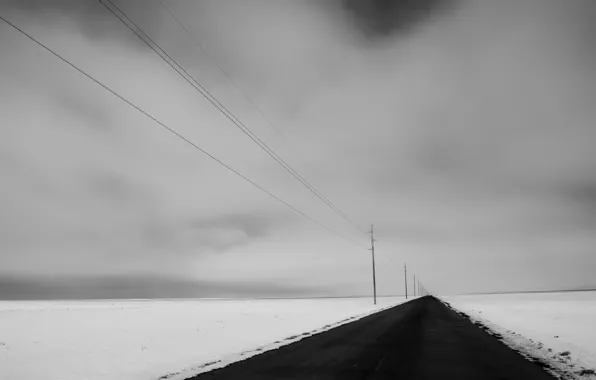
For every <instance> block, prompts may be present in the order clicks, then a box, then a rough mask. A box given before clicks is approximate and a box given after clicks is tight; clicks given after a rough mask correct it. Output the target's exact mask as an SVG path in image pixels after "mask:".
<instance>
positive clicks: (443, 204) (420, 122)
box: [0, 0, 596, 293]
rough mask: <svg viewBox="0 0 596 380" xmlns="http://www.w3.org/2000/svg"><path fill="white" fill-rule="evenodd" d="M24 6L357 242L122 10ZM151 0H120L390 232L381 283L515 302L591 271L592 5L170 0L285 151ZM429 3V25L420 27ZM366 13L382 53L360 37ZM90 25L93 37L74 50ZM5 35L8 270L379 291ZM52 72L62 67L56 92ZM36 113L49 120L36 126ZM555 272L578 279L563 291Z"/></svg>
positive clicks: (340, 249) (184, 125) (234, 104)
mask: <svg viewBox="0 0 596 380" xmlns="http://www.w3.org/2000/svg"><path fill="white" fill-rule="evenodd" d="M23 4H25V5H18V4H17V3H16V2H15V3H14V4H13V7H12V8H11V10H13V11H14V10H15V9H19V10H20V11H19V12H22V11H26V12H24V14H25V15H29V16H22V20H26V21H29V22H30V24H31V27H32V28H33V29H35V25H37V24H36V22H37V21H38V20H41V21H42V22H40V24H39V25H41V26H40V27H39V28H38V30H36V31H37V33H40V32H39V30H42V31H43V30H46V29H45V28H46V27H47V26H48V25H50V26H51V25H54V23H55V22H56V18H55V16H56V15H67V17H68V18H70V19H72V20H75V19H76V20H80V21H77V22H76V23H73V25H70V24H64V25H62V24H61V25H62V26H64V28H51V27H50V28H48V29H47V33H48V35H47V41H49V42H50V43H52V44H53V46H54V45H56V46H59V47H60V49H61V50H60V51H62V52H65V53H67V54H69V55H70V56H72V57H75V58H76V59H77V62H78V63H80V64H82V65H84V66H85V67H86V68H88V69H90V70H92V71H93V72H94V73H95V74H97V75H99V76H100V77H101V78H102V79H105V80H106V81H108V82H109V83H110V84H111V85H113V86H115V87H116V88H118V89H119V90H120V91H123V92H125V93H126V94H127V96H131V97H132V98H134V100H135V101H137V102H139V103H140V104H142V105H143V107H146V108H148V109H151V110H152V111H153V112H156V113H157V114H158V116H159V117H160V118H163V119H164V120H166V121H167V122H168V123H171V124H172V125H173V126H175V128H176V129H177V130H178V129H179V130H180V131H181V132H183V133H184V134H185V135H188V136H190V137H191V138H192V139H193V141H197V142H200V144H201V145H202V146H206V147H207V148H208V149H209V150H210V151H213V152H214V153H216V155H217V156H218V157H222V159H224V161H226V162H229V163H231V164H232V165H233V166H234V167H237V168H240V169H241V171H243V172H244V173H247V174H248V175H249V176H250V177H251V178H254V179H256V180H257V181H258V182H259V183H262V184H264V185H265V186H266V187H268V188H271V189H272V190H274V191H275V192H276V193H278V194H280V195H282V196H283V198H284V199H288V200H289V201H291V203H292V204H296V205H297V206H298V207H299V208H301V209H304V211H306V212H307V213H308V214H309V215H313V216H314V217H316V218H317V219H320V220H321V221H323V222H325V223H327V224H329V225H331V226H333V227H334V228H336V229H338V230H340V231H341V232H342V233H344V234H346V235H349V236H351V237H352V236H354V235H352V234H354V233H356V232H355V231H354V230H353V229H351V227H350V226H349V225H348V226H346V225H345V223H344V222H343V221H342V220H341V218H338V217H336V216H334V215H333V214H332V213H331V212H330V211H329V210H328V209H327V208H325V207H324V205H321V204H320V203H317V202H318V201H317V200H316V199H315V198H314V197H312V194H309V193H308V191H307V190H305V189H301V188H300V186H299V185H298V184H297V183H295V182H292V181H291V179H290V178H289V177H288V176H287V175H286V173H284V172H283V170H282V169H280V168H277V167H276V166H275V165H274V164H272V163H270V161H269V158H267V157H266V156H265V155H262V154H261V153H260V152H259V151H258V150H257V149H255V148H254V146H253V145H251V144H249V143H248V142H247V140H246V138H245V137H244V136H242V135H241V134H240V133H239V132H238V131H237V130H236V129H234V128H233V126H231V125H229V123H227V122H225V120H224V119H223V118H221V116H220V115H218V114H217V113H216V112H214V111H213V109H212V108H209V107H207V106H206V105H204V104H203V103H201V102H202V100H201V97H200V96H198V95H197V94H195V93H194V92H193V90H192V89H190V88H189V86H187V85H186V84H185V83H183V82H182V81H180V80H179V78H176V77H175V76H174V74H172V72H171V70H170V69H168V68H167V66H165V65H163V62H160V61H159V59H158V58H156V57H155V56H153V55H152V54H149V53H150V52H149V51H146V50H145V51H143V52H140V51H138V50H136V49H133V48H131V47H132V46H137V45H138V41H134V36H130V35H129V33H128V32H126V30H124V29H120V27H118V28H114V25H118V23H117V22H116V21H115V20H113V17H112V18H111V19H110V18H108V17H106V16H101V15H99V14H96V13H94V12H91V10H90V9H87V8H84V9H79V8H77V7H81V6H79V5H73V6H74V8H73V9H68V6H67V4H68V2H57V3H56V4H57V5H49V4H52V3H51V2H47V3H46V2H43V3H38V2H31V3H23ZM32 4H36V5H35V6H33V5H32ZM73 4H74V3H73ZM139 4H140V3H134V2H122V6H123V7H125V8H126V9H127V11H128V12H129V13H130V15H131V17H133V18H135V20H138V21H139V22H140V23H141V24H143V25H144V26H145V27H146V28H147V30H148V31H149V32H150V33H152V35H154V36H155V37H156V39H158V40H159V41H160V43H162V44H163V46H165V47H166V49H167V50H168V51H170V52H171V53H172V54H173V55H174V56H175V57H177V58H178V59H180V60H181V62H183V63H185V64H186V65H187V66H188V67H189V68H190V69H191V70H194V71H193V72H195V73H196V74H197V77H198V78H199V79H200V80H202V81H204V82H205V83H206V85H207V86H208V87H209V88H210V89H211V90H212V91H213V93H215V94H216V95H218V96H219V97H220V98H221V99H222V100H223V101H224V102H225V103H226V105H229V106H230V107H231V108H232V109H234V111H235V112H236V113H237V114H238V116H239V117H241V118H243V120H244V121H245V122H246V123H247V125H249V126H250V127H251V128H253V129H254V130H255V131H256V132H258V133H259V135H260V136H262V137H263V138H264V139H265V140H266V141H267V142H268V143H269V144H270V145H271V146H272V147H274V148H275V149H276V150H277V151H278V152H280V153H281V154H282V155H283V156H284V158H287V159H288V160H289V161H290V162H291V163H292V164H294V165H295V167H296V168H297V169H299V171H300V172H301V173H302V174H304V176H305V177H306V178H308V179H309V180H310V181H311V182H312V183H313V184H316V186H317V187H318V188H319V189H320V190H321V191H322V192H323V193H324V194H326V195H327V196H329V198H331V199H332V200H333V201H334V203H336V204H338V205H341V207H342V208H343V209H344V210H345V211H346V212H347V213H348V214H350V215H351V216H352V217H353V218H354V219H355V220H357V221H358V222H360V223H361V224H365V223H366V222H369V221H371V222H374V223H375V225H377V226H378V229H379V235H380V238H379V250H378V252H379V257H378V260H379V262H380V263H381V264H380V266H379V267H380V269H379V271H380V272H381V273H380V275H379V279H380V281H381V284H383V283H382V281H384V280H382V279H386V280H385V281H387V282H386V283H385V284H383V285H382V286H383V287H384V288H385V289H398V286H400V285H401V282H398V280H395V278H396V276H395V273H394V272H395V271H394V269H392V268H400V267H401V264H402V262H403V261H408V262H409V263H410V264H411V265H412V267H413V268H416V269H415V270H416V271H417V272H418V273H419V274H420V276H421V277H423V278H427V279H429V280H428V281H433V282H434V283H432V282H431V283H429V287H430V288H431V289H432V288H434V289H436V290H440V291H445V292H451V291H462V290H465V291H469V289H468V288H469V287H473V288H474V290H475V291H480V290H490V289H491V288H493V289H494V288H499V289H502V287H501V285H502V284H501V282H500V281H502V279H503V278H507V279H508V280H510V281H508V284H507V286H510V287H511V288H512V289H514V288H522V287H530V288H540V287H542V288H552V287H557V286H563V285H566V286H567V285H573V283H574V281H575V282H577V283H578V284H579V283H581V284H585V283H586V282H587V281H589V279H590V278H592V277H590V276H593V274H591V273H588V271H587V270H586V269H585V268H587V267H589V266H590V265H592V264H593V263H594V258H593V257H594V255H593V254H591V252H592V253H593V248H594V244H596V242H594V241H593V238H591V237H590V236H591V235H590V231H593V227H594V189H593V187H594V186H593V184H592V183H591V179H592V178H595V176H596V167H595V166H594V162H596V156H595V155H594V149H593V141H596V130H595V129H594V128H593V120H594V119H595V118H596V115H595V113H594V107H593V106H592V105H593V103H594V99H596V82H595V81H594V79H593V78H596V76H595V75H594V70H595V68H596V61H595V60H594V57H595V55H594V44H593V42H594V35H596V34H595V33H593V31H594V29H593V28H594V26H593V25H595V24H596V23H595V22H594V14H595V9H596V6H594V3H593V2H591V1H584V0H577V1H574V2H564V3H563V2H559V1H555V0H505V1H498V2H497V1H492V0H478V1H471V0H468V1H466V0H459V1H457V2H446V3H443V2H436V3H435V2H432V1H421V2H416V3H415V4H414V2H408V1H406V2H394V3H389V2H386V3H384V2H378V3H377V2H369V3H367V5H365V4H364V3H359V2H357V1H348V0H346V1H339V0H338V1H336V2H330V3H325V4H322V3H315V2H312V1H303V2H299V1H293V0H292V1H290V0H288V1H281V0H279V1H277V0H276V1H266V0H259V1H255V2H251V6H247V5H246V4H247V3H246V2H243V1H219V0H217V1H210V2H209V1H206V2H183V1H174V0H172V1H170V2H168V5H169V6H170V7H171V9H172V10H173V11H174V12H175V13H176V14H177V15H178V16H179V17H180V19H181V20H182V21H183V22H184V23H185V24H186V25H187V26H188V27H189V29H190V30H191V32H192V33H193V35H194V36H195V37H196V38H198V39H200V41H201V42H202V43H203V45H204V46H205V47H206V48H207V49H208V50H209V51H210V53H211V54H212V55H213V57H214V58H215V59H216V61H217V62H218V64H220V65H221V66H222V67H224V68H226V70H227V71H228V72H229V73H231V75H232V77H234V79H235V80H236V81H237V82H238V83H240V84H241V85H242V87H243V88H244V89H245V90H246V92H247V93H248V94H250V95H251V97H252V98H253V100H254V101H255V102H256V103H257V104H259V106H260V107H261V109H262V110H263V111H264V112H265V114H266V115H267V116H268V117H269V118H270V119H272V120H275V121H276V124H277V125H278V126H279V127H280V128H281V129H282V130H284V131H285V134H286V139H285V140H282V139H280V138H279V136H277V135H276V134H275V133H273V132H272V131H271V128H269V127H268V126H267V125H266V124H265V123H263V120H262V118H261V117H260V116H259V115H258V114H257V113H256V112H255V110H254V109H252V107H251V106H250V105H248V104H247V102H246V100H245V99H243V98H242V97H240V96H236V95H237V93H236V92H235V90H234V89H233V87H232V86H231V85H230V84H229V82H228V81H227V79H226V78H225V77H224V76H222V74H221V73H218V72H217V70H216V69H215V68H214V67H213V65H212V64H211V63H209V60H208V59H206V58H205V57H204V55H203V53H202V52H200V51H198V50H197V49H196V47H194V45H193V44H192V43H191V41H190V40H189V38H188V36H186V35H185V34H184V33H183V32H182V31H181V30H180V28H179V27H178V26H177V25H176V24H175V23H174V22H173V20H171V19H169V18H168V17H166V16H167V15H166V14H165V13H164V11H163V10H162V9H158V8H152V6H147V7H145V6H143V7H145V9H141V8H142V7H141V6H139ZM96 5H98V4H95V5H94V6H96ZM423 5H424V7H422V6H423ZM69 6H70V5H69ZM418 6H421V7H422V9H424V12H422V13H417V11H415V12H414V10H416V9H418V8H417V7H418ZM431 6H432V7H435V6H436V8H432V9H434V10H432V11H429V12H428V13H427V10H429V9H431V8H429V7H431ZM384 7H390V8H391V9H389V10H387V9H385V8H384ZM410 7H414V8H412V11H413V13H412V12H409V11H408V12H407V11H406V10H409V9H410ZM25 8H26V9H25ZM348 8H349V9H348ZM98 9H100V8H98ZM382 10H387V12H384V11H383V12H381V11H382ZM350 12H352V16H350ZM354 12H355V13H356V14H357V16H356V17H357V18H358V19H359V21H358V27H359V28H360V29H359V30H360V32H361V33H363V34H364V35H366V36H367V37H369V38H368V39H367V40H366V41H367V42H370V41H372V42H374V43H366V44H363V43H362V39H361V37H360V36H358V35H356V36H355V35H354V33H353V32H354V29H353V28H354V24H352V23H351V22H352V21H353V17H354ZM433 12H434V13H433ZM107 16H109V15H107ZM60 17H62V16H60ZM89 18H91V19H93V20H94V21H90V22H89V23H90V25H91V27H90V28H89V29H85V28H87V26H86V25H84V24H85V21H88V20H89ZM25 25H26V23H25ZM96 29H97V30H96ZM112 29H114V30H117V33H116V32H115V31H112ZM79 30H83V31H84V35H85V39H84V41H81V40H79V39H77V38H76V37H75V36H76V35H77V33H75V32H78V31H79ZM4 32H5V31H4V30H2V38H1V39H0V43H6V44H7V46H8V47H10V48H11V51H15V54H14V55H11V56H10V57H9V56H2V57H0V60H2V63H3V64H4V63H6V64H7V65H5V66H3V67H7V68H8V69H6V70H0V75H2V76H3V79H6V83H7V86H8V85H10V86H12V87H10V88H12V89H13V90H12V92H10V91H5V92H3V91H2V90H0V96H2V100H3V101H4V102H3V103H1V104H3V106H4V108H3V110H2V111H3V113H4V114H5V115H6V117H5V119H6V121H7V122H6V123H5V125H6V128H4V129H3V130H2V132H1V133H2V139H0V157H2V161H0V168H1V169H2V170H3V178H5V179H6V183H7V184H6V185H5V186H3V187H2V189H0V194H2V198H1V199H0V211H1V215H2V217H0V226H1V229H0V237H1V240H0V246H1V247H2V254H0V260H1V263H0V264H2V265H1V266H2V268H3V269H4V271H5V272H7V273H13V274H15V273H17V274H18V273H23V272H24V273H30V274H31V273H34V274H37V275H41V274H40V273H39V272H45V273H46V274H47V273H53V274H56V273H61V274H64V273H63V272H66V273H67V274H79V275H84V274H85V275H88V276H94V275H98V274H99V275H106V274H110V273H111V274H119V275H122V274H129V275H131V276H132V275H134V274H139V273H140V274H146V273H154V272H156V271H157V272H159V273H160V274H161V275H163V276H182V277H184V278H188V277H191V278H197V277H200V278H202V277H205V278H207V277H209V278H211V279H216V280H217V281H222V282H225V281H230V283H234V281H236V280H237V279H238V278H243V280H246V281H248V282H250V281H253V282H255V283H259V282H269V283H271V284H279V283H280V282H283V281H289V282H292V283H294V281H295V282H296V283H309V284H311V283H317V284H319V285H320V286H321V287H323V288H324V287H325V286H326V285H325V284H333V285H334V286H336V287H337V286H339V285H337V284H344V285H345V284H347V283H350V284H354V285H353V286H354V288H353V290H354V291H355V292H360V293H362V289H368V277H367V276H368V266H366V267H365V266H364V265H368V264H369V262H368V256H366V259H367V260H366V261H364V259H363V257H365V256H364V255H365V254H366V252H365V251H363V252H364V253H363V252H361V251H357V250H355V251H353V252H352V251H349V249H347V248H346V246H344V245H342V244H343V243H341V242H338V241H337V240H335V238H334V237H332V236H330V237H327V236H326V235H324V233H325V232H324V231H319V230H317V229H316V226H310V225H308V224H307V223H304V224H302V223H299V222H297V219H296V218H295V216H294V215H292V214H291V212H290V211H289V210H284V209H283V208H282V207H281V206H279V205H277V204H275V202H272V201H271V200H270V199H268V198H267V197H266V196H263V195H262V194H260V193H259V192H257V191H254V189H251V188H250V187H248V186H247V187H242V186H243V185H242V183H241V182H240V181H238V180H237V178H235V177H234V176H232V175H228V173H225V172H224V171H222V170H221V169H220V168H219V167H217V166H215V165H213V166H211V163H210V162H209V161H207V160H204V159H203V158H199V156H196V155H194V153H195V152H191V150H190V149H189V150H187V149H186V147H185V146H184V145H183V144H182V145H181V144H179V141H177V140H175V139H170V136H169V135H167V134H162V132H163V131H161V130H159V129H155V128H153V127H154V126H153V125H151V124H150V123H148V122H147V121H146V120H145V119H141V118H137V116H138V115H136V114H134V112H129V111H130V110H128V109H125V108H126V107H122V106H121V105H120V103H118V102H117V101H115V100H114V99H111V98H108V97H105V96H103V95H101V94H99V93H96V92H95V88H93V89H92V88H91V87H90V86H86V85H85V84H83V83H84V82H83V81H78V79H75V77H73V76H68V75H67V74H65V72H66V71H64V72H63V71H59V69H58V67H61V66H59V65H58V64H56V63H55V62H54V63H52V62H53V61H51V60H50V59H49V58H48V59H47V60H44V59H43V58H39V57H41V56H35V55H34V53H31V52H30V51H29V50H27V48H25V47H24V46H25V45H24V43H23V44H21V43H20V42H19V41H20V40H17V39H16V38H15V39H11V37H10V34H8V33H6V34H5V33H4ZM5 36H8V37H5ZM106 36H110V39H109V43H106V41H108V40H106V39H105V38H104V37H106ZM44 37H45V36H44ZM50 37H51V38H50ZM133 41H134V42H133ZM27 46H28V45H27ZM15 47H17V48H18V49H15ZM34 56H35V57H36V60H35V62H33V59H30V58H31V57H34ZM38 64H42V65H44V66H43V67H46V66H45V65H47V67H48V68H51V69H52V71H51V72H52V73H53V75H52V78H50V79H48V77H47V75H45V73H43V72H40V71H39V70H38ZM77 78H78V77H77ZM7 88H8V87H7ZM73 93H74V94H76V95H71V94H73ZM14 94H17V95H18V96H14ZM61 94H64V95H61ZM69 94H70V95H69ZM32 107H35V110H36V112H35V113H31V112H27V110H30V109H32ZM100 130H101V131H102V133H97V131H100ZM166 136H167V137H166ZM288 157H289V158H288ZM278 169H279V170H278ZM285 211H287V212H288V213H287V214H286V213H285ZM354 238H355V239H356V236H354ZM362 239H365V237H363V238H362ZM363 242H364V243H365V241H364V240H363ZM212 253H217V254H212ZM31 263H36V264H31ZM262 263H267V265H268V266H269V267H268V268H267V269H266V270H265V269H263V264H262ZM536 263H539V264H540V265H537V264H536ZM562 265H565V267H566V268H567V272H565V273H563V274H562V275H561V276H558V275H555V274H556V271H557V269H558V268H560V267H561V266H562ZM364 268H365V269H364ZM95 272H97V273H95ZM525 272H527V273H529V275H527V276H520V273H525ZM497 274H498V275H497ZM193 276H194V277H193ZM201 276H202V277H201ZM454 279H455V280H454ZM365 281H366V282H365ZM236 285H237V284H236ZM344 285H341V289H345V287H344ZM238 286H241V285H238Z"/></svg>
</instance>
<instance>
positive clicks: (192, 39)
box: [158, 0, 284, 137]
mask: <svg viewBox="0 0 596 380" xmlns="http://www.w3.org/2000/svg"><path fill="white" fill-rule="evenodd" d="M158 1H159V3H160V5H161V6H162V7H163V9H165V10H166V12H168V14H169V15H170V16H171V17H172V19H173V20H174V21H175V22H176V24H178V25H179V26H180V27H181V28H182V29H184V31H185V32H186V34H187V35H188V36H189V37H190V39H191V41H192V42H193V44H194V45H195V46H196V47H197V48H199V50H201V51H202V52H203V53H204V54H205V55H206V56H207V58H209V60H210V61H211V62H212V63H213V64H214V65H215V67H217V68H218V69H219V71H221V72H222V73H223V75H225V77H226V78H227V79H228V80H229V81H230V83H231V84H232V85H233V86H234V87H236V89H237V90H238V91H239V92H240V93H241V94H242V95H243V96H244V98H246V100H248V102H249V103H250V104H252V106H253V107H254V109H255V110H257V112H258V113H259V114H260V115H261V117H262V118H263V119H264V120H265V121H266V122H267V124H269V125H270V126H271V128H273V129H274V130H275V131H276V132H277V133H279V135H280V136H282V137H283V136H284V134H283V133H282V131H281V130H280V129H279V128H278V127H277V126H276V125H275V124H274V123H273V122H272V121H271V119H269V118H268V117H267V115H265V113H264V112H263V111H262V110H261V108H260V107H259V106H258V105H257V104H256V103H255V102H254V101H253V100H252V99H251V97H250V96H248V94H247V93H246V91H244V89H243V88H242V87H240V86H239V85H238V83H237V82H236V81H235V80H234V79H233V78H232V76H231V75H230V74H228V72H227V71H226V70H224V69H223V67H221V65H219V64H218V63H217V61H216V60H215V58H213V56H212V55H211V54H209V51H207V49H205V47H204V46H203V44H201V42H200V41H199V40H198V38H196V37H195V36H194V35H193V34H192V33H191V32H190V30H189V29H188V28H187V27H186V26H185V25H184V24H183V23H182V22H181V21H180V19H179V18H178V17H177V16H176V15H175V14H174V12H172V10H171V9H170V8H169V7H168V6H167V5H166V3H165V1H162V0H158Z"/></svg>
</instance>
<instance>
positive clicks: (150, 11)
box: [0, 0, 163, 48]
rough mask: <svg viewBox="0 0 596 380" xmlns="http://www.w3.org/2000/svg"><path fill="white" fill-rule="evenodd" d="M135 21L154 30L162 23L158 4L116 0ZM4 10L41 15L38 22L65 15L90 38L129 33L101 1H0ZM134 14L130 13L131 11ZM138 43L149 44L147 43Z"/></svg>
mask: <svg viewBox="0 0 596 380" xmlns="http://www.w3.org/2000/svg"><path fill="white" fill-rule="evenodd" d="M113 2H114V3H115V4H116V5H117V6H118V7H119V8H120V9H122V10H123V11H125V12H126V13H127V15H129V17H131V18H132V19H133V20H135V22H140V23H142V24H143V25H151V26H152V29H153V30H154V31H157V30H158V29H159V26H160V25H161V17H162V16H163V15H162V14H161V13H159V12H155V10H154V7H155V3H153V2H151V3H150V4H149V2H138V1H131V0H120V1H113ZM0 9H15V10H18V11H22V12H27V13H30V14H33V15H36V16H40V18H38V19H37V20H38V21H42V22H48V23H49V22H51V20H52V19H53V17H56V16H58V17H65V18H68V19H69V20H71V21H72V22H74V23H75V24H76V25H77V26H78V27H79V28H80V30H81V32H82V33H83V35H84V36H85V37H87V38H90V39H106V38H116V39H121V38H122V37H123V33H130V32H127V30H126V29H125V27H124V26H122V28H114V27H113V24H112V22H113V21H114V20H115V17H114V16H113V15H112V14H111V13H110V12H109V11H108V10H107V9H106V8H105V7H104V6H103V5H102V4H101V3H100V2H99V1H97V0H91V1H87V0H85V1H81V0H6V1H3V2H2V3H0ZM131 11H132V13H131V14H128V13H129V12H131ZM138 46H141V47H143V48H144V47H145V45H143V44H138Z"/></svg>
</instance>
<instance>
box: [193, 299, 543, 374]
mask: <svg viewBox="0 0 596 380" xmlns="http://www.w3.org/2000/svg"><path fill="white" fill-rule="evenodd" d="M192 379H199V380H203V379H216V380H224V379H225V380H232V379H239V380H249V379H264V380H273V379H276V380H280V379H284V380H285V379H317V380H319V379H320V380H327V379H345V380H356V379H375V380H380V379H458V380H459V379H487V380H493V379H495V380H496V379H523V380H547V379H550V380H552V379H553V377H552V376H550V375H549V374H548V373H547V372H546V371H545V370H544V369H543V368H541V367H540V366H538V365H535V364H534V363H531V362H529V361H527V360H525V359H524V358H523V357H522V356H521V355H519V354H518V353H516V352H514V351H512V350H511V349H509V348H508V347H507V346H505V345H504V344H503V343H502V342H500V341H499V340H498V339H496V338H495V337H493V336H491V335H489V334H487V333H486V332H485V331H483V330H482V329H480V328H478V327H477V326H475V325H474V324H473V323H471V322H470V321H469V320H467V319H465V318H463V317H462V316H460V315H458V314H457V313H456V312H454V311H453V310H451V309H449V308H447V307H446V306H445V305H443V304H442V303H441V302H440V301H438V300H437V299H435V298H432V297H423V298H420V299H417V300H413V301H410V302H407V303H405V304H403V305H399V306H396V307H394V308H391V309H389V310H386V311H383V312H380V313H377V314H373V315H370V316H368V317H365V318H362V319H360V320H358V321H355V322H352V323H348V324H345V325H342V326H339V327H337V328H334V329H331V330H328V331H326V332H323V333H321V334H317V335H313V336H311V337H308V338H305V339H303V340H300V341H298V342H295V343H292V344H289V345H287V346H283V347H280V348H278V349H276V350H271V351H267V352H264V353H263V354H260V355H257V356H253V357H251V358H249V359H246V360H244V361H240V362H237V363H233V364H231V365H229V366H227V367H224V368H220V369H215V370H213V371H210V372H206V373H203V374H200V375H197V376H195V377H193V378H192Z"/></svg>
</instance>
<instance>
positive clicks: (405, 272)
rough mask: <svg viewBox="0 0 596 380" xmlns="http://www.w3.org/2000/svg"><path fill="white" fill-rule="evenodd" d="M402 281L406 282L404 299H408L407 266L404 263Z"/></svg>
mask: <svg viewBox="0 0 596 380" xmlns="http://www.w3.org/2000/svg"><path fill="white" fill-rule="evenodd" d="M404 281H405V284H406V299H408V267H407V264H404Z"/></svg>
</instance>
